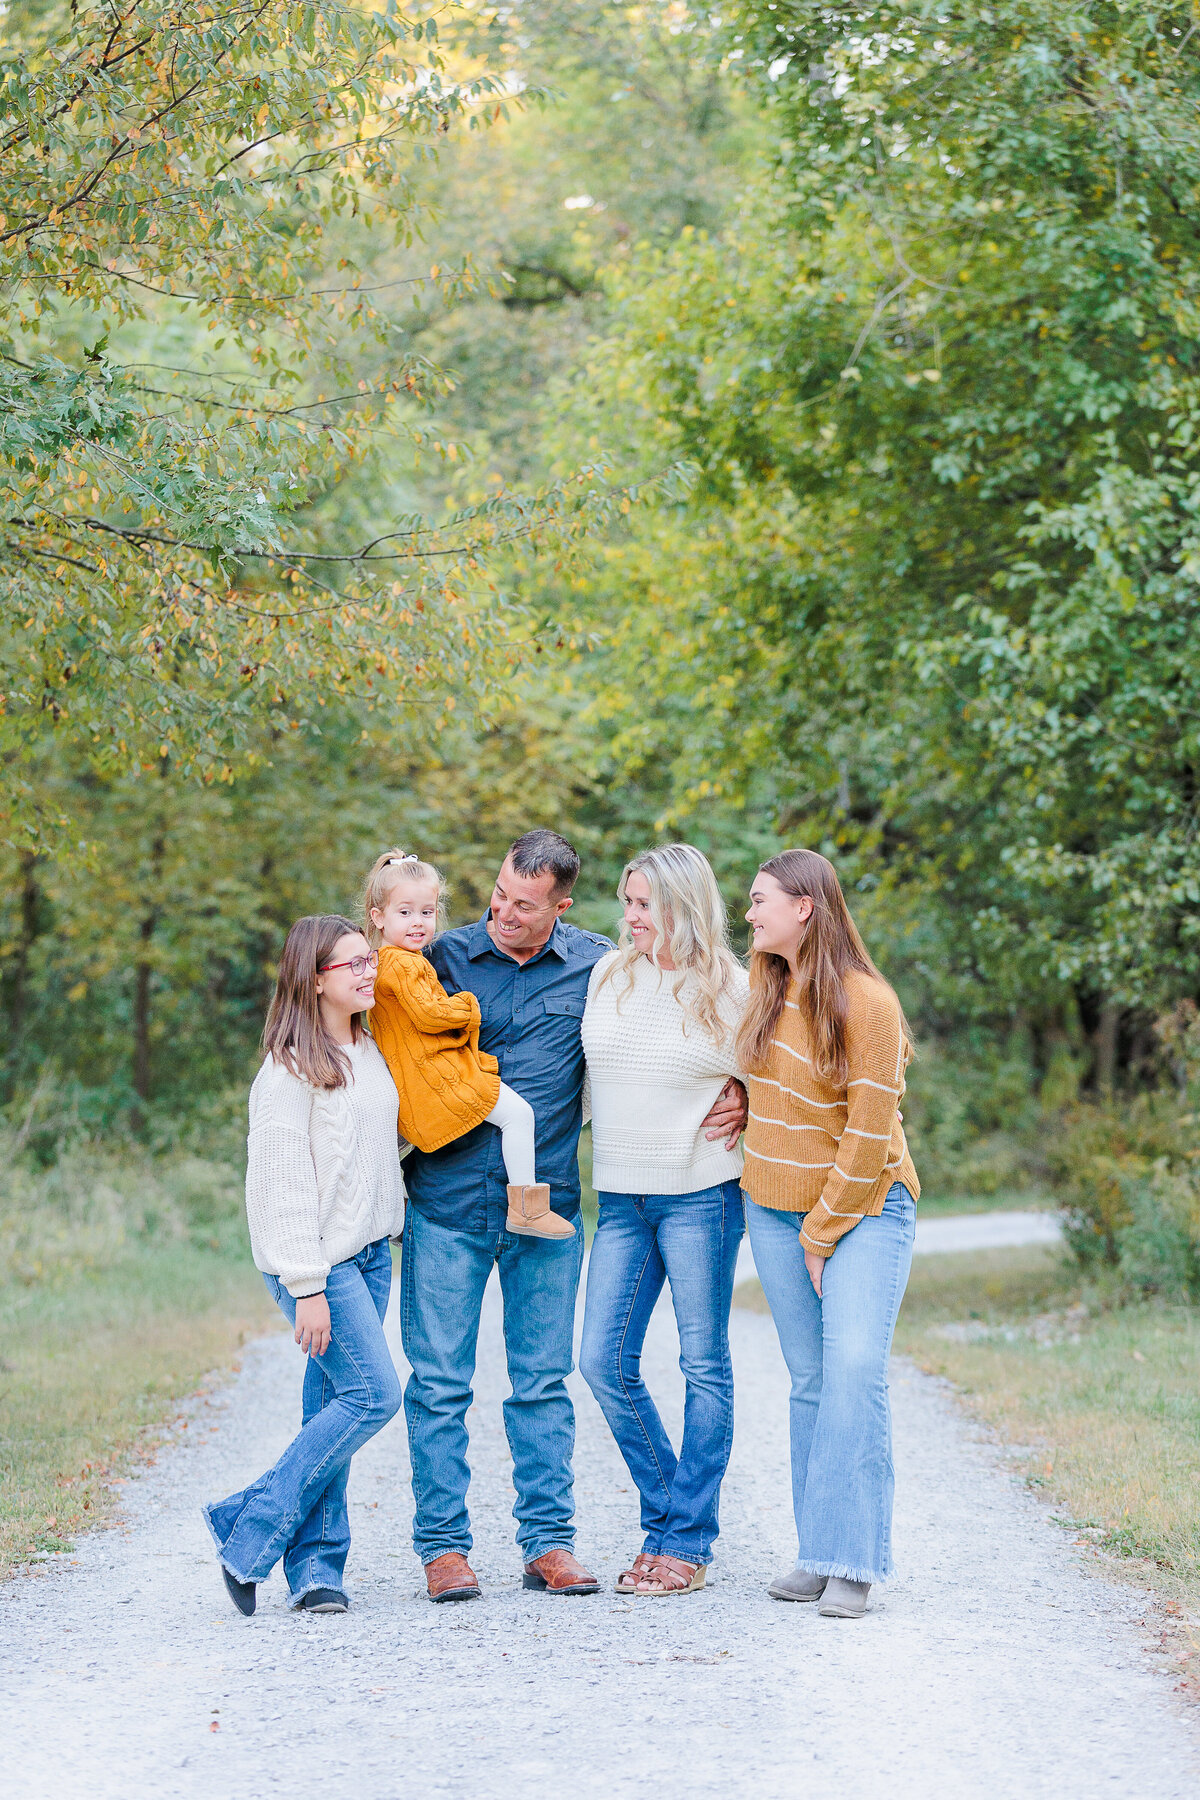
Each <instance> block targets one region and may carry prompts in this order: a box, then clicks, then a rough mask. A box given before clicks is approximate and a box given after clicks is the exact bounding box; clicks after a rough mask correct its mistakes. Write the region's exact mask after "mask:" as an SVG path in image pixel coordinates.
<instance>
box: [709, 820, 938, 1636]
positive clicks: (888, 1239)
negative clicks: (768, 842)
mask: <svg viewBox="0 0 1200 1800" xmlns="http://www.w3.org/2000/svg"><path fill="white" fill-rule="evenodd" d="M746 917H747V919H748V920H749V922H750V926H751V928H752V931H753V934H754V936H753V955H752V958H751V963H750V984H751V990H752V992H751V999H750V1005H749V1007H748V1008H747V1010H746V1015H745V1018H744V1020H743V1023H742V1029H741V1036H740V1039H739V1049H740V1051H741V1057H742V1062H743V1065H744V1066H745V1068H746V1069H747V1070H749V1072H750V1121H749V1124H748V1125H747V1127H746V1171H745V1175H744V1177H743V1181H742V1185H743V1187H744V1188H745V1190H746V1194H747V1196H748V1203H747V1207H746V1225H747V1229H748V1230H749V1233H750V1243H751V1246H752V1247H753V1250H754V1261H755V1264H756V1266H757V1268H758V1274H759V1279H760V1280H761V1282H762V1287H763V1292H764V1294H765V1295H766V1297H767V1304H768V1305H769V1306H770V1308H771V1312H772V1315H773V1316H774V1319H775V1328H776V1330H777V1331H778V1333H779V1343H780V1347H781V1349H782V1350H783V1355H784V1360H785V1361H786V1363H787V1366H788V1369H789V1371H790V1372H791V1377H792V1396H791V1439H792V1499H793V1504H794V1507H795V1514H796V1532H797V1536H798V1540H799V1542H798V1553H797V1560H796V1567H795V1568H794V1569H791V1570H789V1571H788V1573H787V1574H785V1575H780V1576H778V1577H777V1578H776V1580H775V1581H774V1582H773V1583H772V1584H771V1587H770V1590H769V1591H770V1593H771V1596H772V1598H774V1599H776V1600H808V1601H816V1602H818V1603H819V1604H818V1611H820V1612H821V1613H822V1614H824V1615H825V1616H826V1617H827V1618H836V1619H856V1618H859V1617H861V1615H862V1614H863V1613H864V1612H865V1611H866V1606H867V1594H868V1592H869V1590H870V1588H871V1586H872V1584H873V1583H874V1582H877V1581H882V1580H883V1579H884V1577H885V1576H886V1575H887V1574H888V1573H889V1572H890V1569H891V1560H892V1550H891V1532H892V1488H893V1477H892V1436H891V1413H890V1409H889V1405H888V1389H887V1364H888V1353H889V1351H890V1349H891V1343H892V1332H893V1330H894V1329H895V1324H896V1315H897V1314H898V1313H899V1311H900V1302H901V1300H902V1299H903V1297H904V1289H905V1285H906V1283H907V1281H908V1271H909V1265H910V1263H911V1261H912V1247H913V1237H914V1234H915V1230H916V1206H915V1202H916V1200H917V1199H918V1198H919V1196H920V1192H921V1189H920V1186H919V1184H918V1182H917V1175H916V1170H915V1169H914V1168H913V1165H912V1158H911V1157H910V1156H909V1154H908V1145H907V1144H906V1143H905V1140H904V1127H903V1124H902V1122H901V1118H900V1101H901V1098H902V1096H903V1094H904V1070H905V1067H906V1065H907V1063H908V1060H909V1057H910V1056H911V1054H912V1046H911V1044H910V1041H909V1036H908V1028H907V1026H906V1024H905V1021H904V1014H903V1013H902V1012H901V1010H900V1002H899V1001H898V1000H897V998H896V996H895V994H894V993H893V992H892V990H891V988H890V987H889V986H888V984H887V982H886V981H885V980H884V979H883V977H882V975H881V974H880V973H879V970H878V969H877V968H876V967H875V964H874V963H873V962H872V961H871V958H870V957H869V956H868V955H867V952H866V948H865V946H864V945H863V941H862V939H861V937H860V936H859V935H858V931H857V929H856V927H855V924H854V921H853V919H852V918H851V917H850V913H849V910H848V908H847V906H846V901H845V897H844V895H843V894H842V890H841V886H840V884H839V882H838V878H837V875H836V874H835V872H834V869H833V865H832V864H831V863H829V862H827V861H826V859H825V858H824V857H823V856H821V855H819V854H818V853H817V851H815V850H784V851H782V852H781V854H780V855H778V856H773V857H772V858H771V859H770V861H769V862H765V863H764V864H763V865H762V867H761V869H760V870H759V871H758V874H757V875H756V877H755V879H754V886H753V887H752V889H751V891H750V910H749V912H748V913H747V914H746Z"/></svg>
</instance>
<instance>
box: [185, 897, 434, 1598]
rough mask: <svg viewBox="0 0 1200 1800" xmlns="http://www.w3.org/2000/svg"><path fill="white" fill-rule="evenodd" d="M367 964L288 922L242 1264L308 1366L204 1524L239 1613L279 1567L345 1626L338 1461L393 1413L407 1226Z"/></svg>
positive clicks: (342, 940)
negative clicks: (387, 1322) (395, 1291)
mask: <svg viewBox="0 0 1200 1800" xmlns="http://www.w3.org/2000/svg"><path fill="white" fill-rule="evenodd" d="M377 960H378V959H377V957H376V954H375V952H374V951H373V950H372V949H371V947H370V945H369V944H368V943H367V940H366V938H365V937H363V935H362V933H361V932H360V931H357V930H356V929H355V927H354V926H353V925H352V924H351V923H350V920H349V919H343V918H340V917H336V916H325V917H317V918H308V919H298V920H297V921H296V923H295V924H294V925H293V926H292V929H291V930H290V931H289V932H288V936H287V943H286V944H285V945H284V947H283V956H282V958H281V960H280V964H279V979H278V982H277V984H276V988H275V997H274V999H273V1000H272V1001H271V1008H270V1011H269V1012H268V1014H267V1023H266V1029H265V1031H264V1032H263V1048H264V1050H265V1051H266V1060H265V1061H264V1063H263V1065H262V1068H261V1069H260V1070H259V1072H258V1075H257V1076H256V1078H255V1081H254V1086H253V1087H252V1088H251V1090H250V1139H249V1162H248V1166H247V1169H246V1214H247V1218H248V1221H249V1225H250V1244H251V1249H252V1251H253V1254H254V1261H255V1265H256V1266H257V1267H258V1268H259V1269H261V1270H262V1272H263V1276H264V1279H265V1280H266V1284H267V1292H268V1293H269V1294H270V1296H271V1298H272V1300H274V1301H275V1303H276V1305H277V1306H278V1307H279V1308H280V1310H281V1311H282V1312H283V1313H284V1314H285V1316H286V1317H287V1319H288V1321H289V1323H290V1324H291V1325H292V1326H293V1327H294V1330H295V1338H296V1342H297V1343H298V1344H299V1346H300V1348H301V1349H302V1350H303V1351H305V1352H306V1354H307V1356H308V1361H307V1363H306V1364H305V1369H304V1423H303V1427H302V1429H301V1431H300V1434H299V1436H298V1437H296V1438H294V1439H293V1440H292V1442H291V1443H290V1444H289V1445H288V1447H287V1449H286V1450H285V1451H284V1453H283V1455H282V1456H281V1457H280V1458H279V1461H278V1462H277V1463H276V1464H275V1466H274V1468H273V1469H268V1470H267V1473H266V1474H265V1475H261V1476H260V1477H259V1479H258V1480H257V1481H255V1482H253V1483H252V1484H251V1486H250V1487H248V1488H244V1489H242V1491H241V1492H240V1493H237V1494H231V1495H230V1496H229V1498H228V1499H227V1500H220V1501H218V1502H217V1503H216V1504H215V1505H213V1506H207V1507H205V1509H204V1516H205V1519H206V1520H207V1523H208V1527H209V1530H210V1531H211V1532H212V1535H213V1538H214V1539H215V1541H216V1545H217V1553H218V1555H219V1557H220V1560H221V1573H222V1575H223V1576H224V1578H225V1586H226V1588H227V1590H228V1592H229V1597H230V1599H231V1600H232V1601H233V1603H234V1605H235V1606H236V1607H237V1608H238V1610H239V1612H243V1613H246V1614H250V1613H252V1612H253V1611H254V1606H255V1599H256V1588H257V1584H258V1583H259V1582H260V1581H265V1580H266V1578H267V1576H268V1575H269V1574H270V1572H271V1570H272V1569H273V1568H274V1566H275V1564H276V1563H277V1562H278V1561H279V1558H280V1557H281V1556H282V1558H283V1567H284V1574H285V1575H286V1577H287V1584H288V1588H289V1589H290V1591H291V1596H292V1605H293V1606H294V1607H302V1608H304V1609H305V1610H306V1611H308V1612H319V1613H332V1612H345V1610H346V1608H347V1606H348V1605H349V1602H348V1600H347V1599H346V1595H345V1592H344V1590H343V1588H342V1571H343V1570H344V1568H345V1566H346V1556H347V1553H348V1551H349V1549H350V1519H349V1514H348V1511H347V1506H346V1481H347V1477H348V1475H349V1472H350V1458H351V1457H352V1456H353V1454H354V1452H355V1451H356V1450H358V1449H360V1448H361V1447H362V1445H363V1444H365V1443H366V1442H367V1440H368V1438H371V1437H373V1436H374V1435H375V1433H376V1432H377V1431H378V1430H379V1429H380V1428H381V1427H382V1426H384V1425H386V1424H387V1422H388V1420H389V1419H390V1418H392V1417H393V1415H394V1414H395V1412H396V1410H397V1408H398V1407H399V1405H400V1383H399V1380H398V1379H397V1376H396V1371H395V1368H394V1367H393V1365H392V1358H391V1354H390V1352H389V1350H388V1347H387V1343H386V1341H385V1339H384V1335H383V1315H384V1313H385V1312H386V1311H387V1303H388V1295H389V1293H390V1291H391V1285H392V1253H391V1247H390V1245H389V1243H388V1239H389V1238H391V1237H396V1236H398V1235H399V1233H400V1231H401V1229H402V1227H403V1224H404V1184H403V1181H402V1179H401V1175H400V1158H399V1151H398V1144H397V1137H396V1117H397V1112H398V1109H399V1100H398V1097H397V1094H396V1087H395V1083H394V1082H393V1081H392V1078H391V1076H390V1075H389V1074H388V1070H387V1064H386V1063H385V1062H384V1060H383V1057H382V1056H381V1055H380V1053H379V1051H378V1049H377V1048H376V1046H375V1044H374V1043H373V1042H372V1041H371V1039H370V1038H369V1037H368V1036H367V1035H366V1033H365V1032H364V1030H363V1020H364V1018H365V1017H366V1015H367V1013H368V1012H369V1011H370V1010H371V1008H372V1007H373V1006H374V1004H375V968H376V963H377Z"/></svg>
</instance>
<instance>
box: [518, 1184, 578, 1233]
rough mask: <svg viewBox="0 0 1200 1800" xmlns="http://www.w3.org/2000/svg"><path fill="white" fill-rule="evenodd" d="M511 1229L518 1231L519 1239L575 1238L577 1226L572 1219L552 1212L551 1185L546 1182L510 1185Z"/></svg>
mask: <svg viewBox="0 0 1200 1800" xmlns="http://www.w3.org/2000/svg"><path fill="white" fill-rule="evenodd" d="M507 1229H508V1230H509V1231H515V1232H516V1234H517V1236H518V1237H541V1238H569V1237H574V1236H575V1227H574V1226H573V1225H572V1223H571V1221H570V1219H563V1218H560V1216H559V1214H558V1213H554V1212H551V1211H550V1184H549V1182H546V1181H539V1182H536V1183H535V1184H534V1185H533V1187H513V1186H512V1185H511V1184H510V1186H509V1190H508V1224H507Z"/></svg>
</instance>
